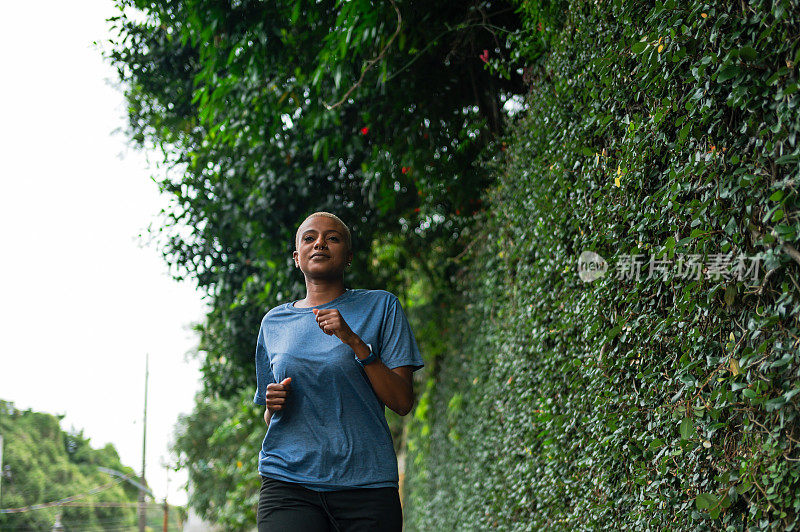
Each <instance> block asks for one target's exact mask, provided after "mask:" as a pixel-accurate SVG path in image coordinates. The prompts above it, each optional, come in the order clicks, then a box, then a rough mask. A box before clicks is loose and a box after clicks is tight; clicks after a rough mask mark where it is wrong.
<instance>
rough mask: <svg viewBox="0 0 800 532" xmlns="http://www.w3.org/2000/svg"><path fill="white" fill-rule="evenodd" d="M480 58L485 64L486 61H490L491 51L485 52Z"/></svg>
mask: <svg viewBox="0 0 800 532" xmlns="http://www.w3.org/2000/svg"><path fill="white" fill-rule="evenodd" d="M478 57H480V58H481V60H482V61H483V62H484V63H485V62H486V61H488V60H489V50H484V51H483V53H482V54H481V55H479V56H478Z"/></svg>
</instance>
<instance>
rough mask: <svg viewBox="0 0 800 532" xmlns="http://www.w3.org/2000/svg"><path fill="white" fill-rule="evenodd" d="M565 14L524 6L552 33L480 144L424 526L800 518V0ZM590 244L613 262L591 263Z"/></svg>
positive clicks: (424, 449)
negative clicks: (474, 218) (515, 116)
mask: <svg viewBox="0 0 800 532" xmlns="http://www.w3.org/2000/svg"><path fill="white" fill-rule="evenodd" d="M526 4H527V5H529V6H530V4H532V3H531V2H528V3H526ZM533 4H535V2H534V3H533ZM563 12H564V13H565V18H564V20H562V21H559V22H558V24H550V23H549V21H548V20H547V19H546V18H544V19H543V18H538V19H536V18H530V19H529V20H528V21H527V22H526V28H527V29H528V30H532V31H536V30H538V29H541V30H542V33H543V34H545V35H543V37H542V38H543V39H544V41H545V42H546V43H547V44H548V45H549V46H551V50H550V52H549V53H548V54H547V55H546V57H543V58H541V60H540V61H538V62H537V67H536V70H535V71H534V72H532V83H531V88H530V94H529V95H528V96H527V98H526V104H527V110H526V112H525V113H524V116H521V117H520V119H519V121H518V122H517V123H516V124H515V125H514V127H513V128H512V130H511V131H510V132H509V133H508V136H507V143H508V149H507V150H506V151H505V153H504V155H505V158H504V160H503V161H494V162H492V161H489V162H487V166H488V167H489V168H494V170H495V172H496V174H497V175H498V177H499V182H498V184H497V185H496V186H495V187H493V189H492V190H491V191H490V192H489V193H488V194H487V196H486V198H485V204H487V205H488V206H489V208H488V210H487V211H486V213H485V215H482V216H481V220H482V222H483V225H484V230H483V231H482V232H480V233H479V234H477V235H476V236H475V239H474V245H473V246H472V247H471V250H470V253H469V260H470V262H469V271H470V272H471V275H470V281H469V284H470V286H471V291H470V294H469V297H468V298H467V299H466V300H465V301H464V303H463V305H462V308H463V309H464V311H463V313H462V312H461V308H460V309H459V312H457V313H454V315H453V317H452V320H451V324H450V325H449V331H451V332H449V333H448V330H447V329H445V330H444V331H442V338H443V341H445V342H447V346H446V347H445V348H444V349H445V351H446V356H444V357H442V365H441V368H440V371H439V377H438V379H436V380H435V381H434V380H431V381H430V382H429V383H428V386H427V387H426V389H425V392H424V395H423V397H422V398H421V400H420V402H419V405H418V406H417V409H416V412H415V417H414V421H413V426H412V427H410V431H409V434H410V440H409V450H410V457H409V462H408V469H407V474H406V477H407V485H408V490H409V491H408V492H407V494H406V502H407V506H406V518H407V524H408V526H409V529H410V530H454V529H455V530H486V529H491V528H497V529H503V530H597V529H626V530H698V529H718V530H766V529H773V530H792V529H796V528H797V525H798V521H800V465H798V464H799V463H800V427H799V426H798V404H799V400H800V393H799V392H800V380H799V379H798V376H799V375H800V349H799V347H800V323H798V313H800V301H799V300H800V267H798V264H800V255H799V254H798V253H797V249H796V248H797V245H798V234H800V212H798V209H799V207H800V200H799V199H798V186H799V185H800V181H799V178H798V170H800V149H799V148H798V142H797V141H798V139H797V135H798V132H799V131H800V115H799V114H798V95H797V89H798V71H797V69H798V61H800V44H799V43H800V34H798V28H800V4H798V2H797V1H794V0H793V1H788V0H783V1H780V0H778V1H775V2H772V1H751V2H714V3H704V2H698V1H691V2H676V1H674V0H668V1H666V2H663V3H662V2H657V3H653V4H650V5H648V4H646V3H641V2H639V3H636V2H623V1H621V0H617V1H607V2H579V1H575V2H568V5H566V6H565V9H564V11H563ZM539 13H540V14H541V12H539ZM530 14H536V10H533V9H532V10H531V11H530ZM540 22H542V25H541V26H539V23H540ZM583 251H593V252H595V253H598V254H599V255H600V256H602V257H603V258H604V259H605V260H606V261H607V264H608V268H609V269H608V271H607V272H606V274H605V275H604V276H602V277H600V278H599V279H596V280H594V281H591V282H583V281H581V279H580V278H579V276H578V271H577V267H576V265H577V262H578V257H579V255H580V254H581V253H582V252H583ZM727 253H733V257H734V258H737V257H738V256H739V254H742V255H744V256H745V257H759V258H760V259H761V260H760V269H759V271H758V272H757V274H756V275H755V276H753V275H752V272H748V274H747V275H744V276H742V278H741V279H740V278H739V277H738V276H737V275H726V274H725V272H726V271H727V268H722V270H721V272H720V271H719V270H718V267H720V266H722V265H724V260H722V259H721V258H720V256H719V254H727ZM631 254H640V255H641V256H640V257H639V259H640V260H641V261H642V262H643V265H642V266H641V276H640V277H638V278H637V277H636V276H635V275H625V274H624V272H625V271H626V269H625V268H624V267H623V265H624V260H625V259H626V257H627V258H630V255H631ZM692 254H695V255H697V256H696V257H691V255H692ZM651 258H652V259H653V260H661V261H669V262H666V263H661V264H662V265H663V266H664V270H663V273H662V270H659V269H658V268H656V269H655V270H654V275H652V276H651V275H650V260H651ZM691 258H694V259H696V261H697V262H699V263H701V264H702V265H703V268H702V269H701V270H700V271H696V270H695V271H694V273H693V274H692V275H681V274H680V271H679V261H680V259H686V262H685V263H684V267H685V266H686V265H688V261H689V259H691ZM654 264H655V265H658V263H654ZM752 264H753V263H752V261H750V260H746V261H745V262H744V265H745V266H746V267H747V268H749V267H750V266H752ZM733 265H734V266H736V265H738V261H736V260H734V263H733ZM456 331H458V334H453V332H456Z"/></svg>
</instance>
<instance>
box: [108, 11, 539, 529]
mask: <svg viewBox="0 0 800 532" xmlns="http://www.w3.org/2000/svg"><path fill="white" fill-rule="evenodd" d="M117 5H118V6H119V7H120V9H121V15H120V16H119V17H116V18H114V19H112V21H111V23H112V26H113V27H114V28H115V29H116V31H117V33H118V37H117V38H115V39H114V42H113V43H111V49H110V51H109V52H108V54H107V55H108V58H109V60H110V61H111V62H112V63H113V64H114V65H115V66H116V67H117V68H118V70H119V75H120V79H121V80H122V81H123V83H124V87H125V95H126V98H127V101H128V104H129V119H130V131H129V134H130V136H131V138H132V139H133V140H134V142H136V143H138V144H139V145H141V146H151V147H152V146H155V147H158V148H159V149H160V150H161V151H162V152H163V155H164V160H163V164H162V167H161V169H159V173H160V175H159V176H158V181H159V182H160V186H161V189H162V191H163V192H164V193H165V194H166V195H168V196H169V197H170V198H172V200H173V203H172V206H171V207H170V208H169V209H167V211H166V212H165V213H164V215H165V217H164V220H163V225H162V226H161V227H153V228H152V231H151V235H152V236H153V238H154V240H155V241H156V242H157V243H158V245H160V247H161V249H162V251H163V253H164V257H165V259H166V261H167V262H168V263H169V264H170V265H171V266H173V267H174V275H175V276H176V277H191V278H192V279H193V280H195V281H196V282H197V284H198V286H199V288H200V289H202V290H204V291H205V292H207V293H208V294H209V296H210V302H211V306H212V309H213V310H212V311H211V312H210V313H209V315H208V316H207V319H206V320H205V321H204V323H202V324H201V325H200V326H199V327H198V328H199V331H200V333H201V343H200V346H199V347H200V349H199V351H200V353H201V356H202V357H203V375H204V380H203V381H204V390H203V392H202V393H201V395H200V396H199V397H198V398H197V406H196V409H195V412H194V413H193V414H192V415H190V416H187V417H186V418H184V419H183V420H182V422H181V425H180V428H179V433H178V435H177V438H176V441H177V445H178V449H177V450H178V451H179V452H182V453H184V454H183V456H182V463H185V464H191V465H189V466H188V467H190V475H191V481H192V482H193V483H194V484H195V485H197V486H203V488H202V489H200V490H196V491H194V492H192V495H191V497H192V499H190V500H191V503H192V504H193V505H194V506H195V507H196V508H198V509H200V510H202V511H203V512H204V514H205V516H206V517H207V518H209V519H212V520H215V521H217V522H220V523H222V524H223V525H224V526H226V527H228V528H229V529H231V530H234V529H237V528H240V527H244V526H245V525H244V523H247V521H248V519H249V520H250V522H252V518H253V512H252V510H253V508H252V507H249V506H247V505H245V504H236V502H237V501H238V499H236V497H240V495H241V497H243V498H244V495H243V494H245V493H253V492H255V491H256V490H257V487H258V484H257V477H256V476H255V475H252V474H251V473H252V471H254V469H255V467H256V460H257V454H258V445H257V443H258V442H257V440H258V438H257V437H256V435H257V434H259V433H260V435H261V436H262V437H263V430H264V428H263V423H262V424H259V423H258V420H259V419H260V416H259V415H258V414H257V413H256V412H255V410H254V409H253V408H251V406H250V405H244V403H249V402H251V401H252V392H253V391H254V389H255V382H254V356H253V355H254V351H255V337H256V333H257V331H258V326H259V323H260V320H261V318H262V317H263V315H264V313H265V311H266V310H267V309H269V308H271V307H273V306H275V305H277V304H279V303H283V302H285V301H288V300H291V299H299V298H302V297H303V296H304V295H305V286H304V284H303V279H302V276H301V275H300V273H299V272H298V271H297V270H296V269H295V268H294V267H293V261H292V259H291V252H292V250H293V249H294V247H293V246H294V232H295V230H296V228H297V226H298V224H299V223H300V222H301V221H302V220H303V218H304V217H305V216H306V215H307V214H309V213H311V212H314V211H317V210H328V211H331V212H334V213H336V214H337V215H339V216H340V217H341V218H342V219H344V221H345V222H347V223H348V224H349V226H350V228H351V231H352V233H353V236H354V240H353V244H354V246H355V258H354V261H353V268H352V270H351V271H350V272H349V273H348V274H347V279H346V284H347V285H348V286H353V287H360V288H380V289H384V290H389V291H391V292H393V293H395V294H396V295H398V296H399V297H401V298H403V300H404V302H407V304H406V308H408V310H409V314H410V319H412V320H416V319H417V318H416V317H415V316H425V317H426V321H425V322H424V323H425V327H426V328H430V329H436V328H437V325H438V319H439V318H438V316H439V314H438V313H437V310H438V309H440V308H441V305H444V304H445V302H446V301H448V298H450V297H451V296H450V294H452V293H453V292H454V290H455V289H456V283H457V279H458V276H459V275H461V274H463V272H462V271H461V270H460V266H459V264H458V261H457V260H455V257H457V256H458V254H459V253H461V252H462V251H463V240H462V239H463V238H464V234H466V232H465V228H468V227H469V226H470V224H471V222H472V219H471V215H472V214H473V213H475V212H477V211H478V210H479V209H480V208H481V206H480V201H479V200H478V197H477V196H478V191H480V190H481V189H483V188H484V187H485V186H486V185H487V184H488V183H489V182H490V181H491V179H492V176H491V175H490V174H489V173H488V171H487V170H486V169H484V168H482V167H480V166H478V165H476V164H475V161H476V159H477V158H478V156H479V154H480V153H482V152H483V151H484V150H490V151H492V150H495V149H497V148H496V146H495V143H496V136H497V135H498V134H500V133H501V132H502V129H503V122H504V111H503V107H504V104H506V103H507V102H508V100H509V99H511V98H513V97H514V96H515V95H519V94H521V93H523V92H524V83H523V76H522V74H523V72H522V70H520V69H519V68H510V67H509V66H508V65H510V63H509V61H513V60H515V58H514V57H512V55H511V54H512V49H511V47H510V41H508V39H507V36H508V35H509V34H510V33H513V32H516V31H517V30H519V28H520V19H519V17H518V15H517V14H516V13H515V8H514V6H513V5H511V4H509V3H508V2H503V1H501V2H493V1H484V0H474V1H471V2H448V1H437V2H424V3H422V2H392V1H390V2H382V3H375V2H370V1H367V0H357V1H348V2H341V1H338V0H324V1H321V2H318V1H314V2H309V1H303V0H291V1H289V0H277V1H270V2H263V1H255V0H237V1H232V2H222V1H219V0H191V1H175V0H156V1H143V0H118V1H117ZM488 64H492V65H495V66H498V67H499V66H501V65H505V68H506V71H505V72H504V73H503V75H497V74H493V73H491V72H490V70H489V69H488V68H487V65H488ZM411 299H413V303H414V304H413V305H412V304H411ZM412 307H416V308H414V309H412ZM416 323H419V322H416ZM420 330H422V325H420ZM418 336H419V334H418ZM420 342H421V343H422V344H424V342H425V340H424V338H420ZM248 392H249V394H248ZM208 409H210V411H209V410H208ZM203 413H208V414H209V415H211V416H212V417H211V419H216V420H231V419H239V420H241V424H240V425H239V426H231V425H230V424H229V423H227V422H226V423H224V424H223V426H219V425H218V426H213V425H211V424H210V423H209V419H208V418H205V417H204V415H203ZM212 414H213V415H212ZM248 416H250V417H248ZM254 416H255V417H254ZM387 417H388V418H389V421H390V425H391V427H392V429H393V430H394V432H395V434H396V435H398V439H399V434H400V430H401V428H400V419H399V418H397V417H396V416H394V415H393V413H391V412H389V413H388V414H387ZM197 434H203V435H206V436H208V438H211V439H213V441H215V442H216V445H215V446H209V445H207V443H206V441H205V440H203V441H201V438H197V437H195V436H196V435H197ZM241 445H246V446H247V448H241V447H240V446H241ZM239 458H241V462H242V463H243V464H244V465H243V469H244V470H245V471H246V472H247V473H246V474H244V475H238V476H237V474H238V472H239V469H240V468H239V467H238V465H237V464H238V462H239V461H240V460H239ZM211 487H213V489H211ZM242 500H244V499H242ZM247 500H250V499H247ZM237 512H238V513H237Z"/></svg>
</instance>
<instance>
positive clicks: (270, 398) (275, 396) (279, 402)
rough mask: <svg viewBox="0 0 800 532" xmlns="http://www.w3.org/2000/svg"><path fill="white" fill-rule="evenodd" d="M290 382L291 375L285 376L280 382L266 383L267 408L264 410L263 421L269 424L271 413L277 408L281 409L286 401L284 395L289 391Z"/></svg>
mask: <svg viewBox="0 0 800 532" xmlns="http://www.w3.org/2000/svg"><path fill="white" fill-rule="evenodd" d="M291 382H292V378H291V377H286V378H285V379H283V380H282V381H281V382H280V383H274V382H273V383H270V384H267V394H266V395H267V397H266V399H267V410H266V411H265V412H264V421H265V422H266V423H267V424H269V421H270V419H271V418H272V414H273V413H275V412H277V411H278V410H282V409H283V405H284V403H285V402H286V397H287V396H288V395H289V392H290V391H291V390H290V389H289V385H290V384H291Z"/></svg>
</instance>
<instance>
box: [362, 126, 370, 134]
mask: <svg viewBox="0 0 800 532" xmlns="http://www.w3.org/2000/svg"><path fill="white" fill-rule="evenodd" d="M367 133H369V128H368V127H362V128H361V134H362V135H366V134H367Z"/></svg>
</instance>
